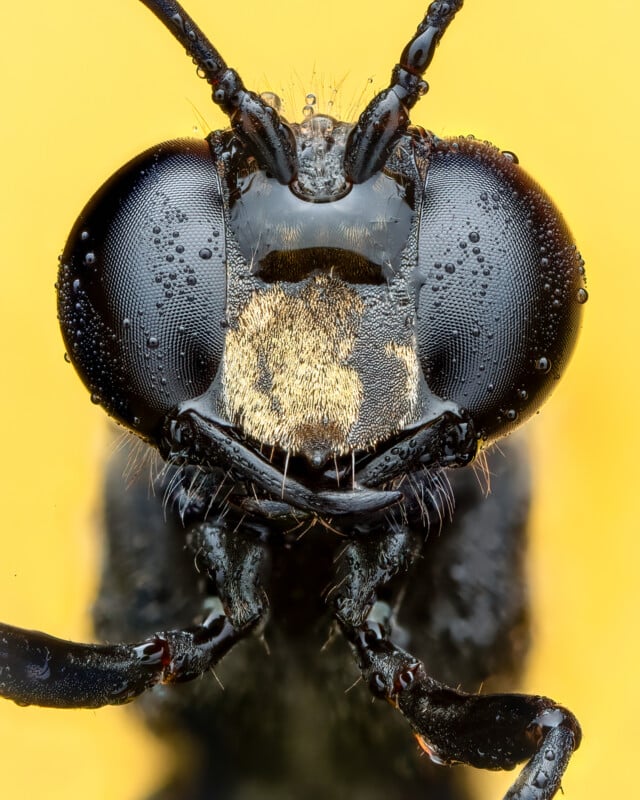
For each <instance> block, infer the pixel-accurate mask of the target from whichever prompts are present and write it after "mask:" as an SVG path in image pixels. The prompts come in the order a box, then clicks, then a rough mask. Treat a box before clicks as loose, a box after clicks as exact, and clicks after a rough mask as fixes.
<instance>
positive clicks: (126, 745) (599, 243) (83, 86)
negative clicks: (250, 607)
mask: <svg viewBox="0 0 640 800" xmlns="http://www.w3.org/2000/svg"><path fill="white" fill-rule="evenodd" d="M425 6H426V0H421V1H418V0H393V2H391V3H389V4H388V5H387V4H383V3H380V2H379V3H365V2H361V0H357V1H356V0H353V2H349V3H348V2H344V0H322V2H321V3H301V2H298V1H297V0H279V1H278V2H277V3H275V2H274V3H265V2H264V0H244V2H236V3H223V2H212V1H211V0H189V2H188V10H189V11H190V12H191V13H192V15H193V16H194V17H195V19H196V20H197V21H198V22H199V24H200V25H201V26H202V28H203V29H204V30H205V31H206V32H207V33H208V34H209V35H210V37H211V38H212V40H213V41H214V43H215V44H216V45H217V46H218V47H219V48H220V50H221V52H222V53H223V55H224V56H225V58H227V59H228V61H229V62H230V63H231V64H232V65H233V66H235V67H236V68H237V69H238V71H239V72H240V74H241V75H242V76H243V78H244V80H245V82H246V83H247V85H249V86H250V87H251V88H255V89H259V90H261V89H267V88H268V89H272V90H275V91H276V92H279V93H281V94H282V95H283V96H284V98H285V100H286V101H287V109H286V110H287V113H288V115H289V116H290V117H292V118H299V116H300V114H299V110H300V109H301V107H302V105H303V97H304V94H305V92H307V91H314V92H316V93H317V94H318V95H319V96H322V94H323V91H325V90H326V88H327V87H328V86H329V85H332V84H333V83H335V82H336V81H338V80H341V79H342V78H345V80H344V83H343V85H342V88H341V90H340V93H339V95H338V102H339V104H340V106H341V108H342V109H343V110H344V111H345V113H346V114H349V113H351V114H353V110H352V109H353V108H354V102H355V103H357V104H358V106H359V107H361V103H360V102H359V98H360V97H361V96H365V97H367V98H368V97H369V96H370V93H371V84H369V83H368V82H367V81H368V79H369V78H372V79H373V86H374V87H377V88H381V87H382V86H383V85H386V82H387V79H388V74H389V71H390V69H391V67H392V65H393V64H394V63H395V60H396V59H397V57H398V56H399V53H400V51H401V48H402V46H403V45H404V43H405V41H406V40H407V39H408V38H409V36H410V35H411V34H412V32H413V30H414V29H415V26H416V24H417V23H418V21H419V18H420V16H421V14H422V13H423V11H424V8H425ZM639 25H640V8H639V7H638V4H637V3H635V2H632V0H609V2H607V3H606V4H604V5H603V4H602V3H601V2H596V1H595V0H563V2H558V0H531V1H527V2H525V0H467V6H466V7H465V8H464V9H463V11H462V12H461V14H460V16H459V17H458V19H457V20H456V21H455V23H454V24H453V26H452V28H451V30H450V31H449V33H448V34H447V35H446V37H445V39H444V41H443V44H442V46H441V48H440V50H439V52H438V54H437V56H436V59H435V61H434V64H433V68H432V69H431V71H430V74H429V81H430V83H431V86H432V90H431V92H430V94H429V95H428V96H427V97H426V98H424V99H423V100H422V102H421V103H420V104H419V106H418V107H417V108H416V110H415V111H414V114H413V119H414V121H415V122H418V123H420V124H423V125H424V126H425V127H430V128H432V129H433V130H435V131H437V132H438V133H440V134H441V135H446V134H455V133H474V134H476V136H478V137H481V138H487V139H490V140H492V141H493V142H494V143H496V144H498V145H499V146H500V147H502V148H504V149H510V150H514V151H515V152H516V153H518V155H519V157H520V161H521V163H522V164H523V165H524V166H525V167H526V168H527V169H528V170H529V171H530V172H531V173H532V174H533V175H534V176H535V177H536V178H537V179H538V180H539V181H540V182H541V183H542V185H543V186H545V187H546V188H547V189H548V190H549V191H550V192H551V193H552V195H553V196H554V197H555V199H556V200H557V202H558V205H559V206H560V207H561V208H562V209H563V211H564V213H565V215H566V217H567V220H568V221H569V223H570V225H571V227H572V229H573V231H574V234H575V237H576V240H577V242H578V244H579V246H580V248H581V250H582V252H583V254H584V257H585V259H586V262H587V267H588V287H589V292H590V295H591V298H590V300H589V302H588V304H587V306H586V315H585V324H584V331H583V335H582V338H581V341H580V342H579V347H578V351H577V354H576V356H575V358H574V361H573V363H572V364H571V367H570V369H569V371H568V374H567V376H566V379H565V380H563V381H562V383H561V385H560V386H559V388H558V390H557V392H556V394H555V395H554V397H553V398H552V400H551V401H550V402H549V404H548V405H547V406H546V407H545V409H544V410H543V413H542V414H541V415H540V416H539V417H537V418H536V419H535V420H534V421H533V422H532V423H530V424H529V426H528V427H529V430H530V433H531V436H532V440H533V446H534V451H535V456H536V458H535V473H536V483H537V491H538V497H537V501H536V505H535V517H534V520H535V531H534V540H533V545H532V549H533V558H532V567H531V579H532V588H533V590H534V593H535V598H536V605H535V613H536V639H535V646H534V650H533V653H532V658H531V663H530V670H529V672H528V674H527V678H526V686H525V688H526V689H527V690H529V691H535V692H541V693H544V694H548V695H550V696H552V697H554V698H556V699H557V700H559V701H561V702H564V703H565V704H567V705H568V706H569V707H570V708H571V709H572V710H573V711H574V712H575V713H576V714H577V715H578V717H579V718H580V720H581V722H582V724H583V727H584V735H585V738H584V744H583V746H582V748H581V749H580V750H579V751H578V753H577V754H576V756H575V757H574V759H573V762H572V764H571V766H570V768H569V770H568V772H567V775H566V779H565V781H564V788H565V793H566V794H565V797H566V798H567V799H568V800H587V799H588V798H601V797H604V796H606V797H608V798H627V797H631V796H635V793H636V790H637V781H636V780H635V779H634V778H632V771H633V768H634V766H635V760H636V758H637V755H636V752H637V743H638V742H637V734H636V731H637V721H638V713H639V708H638V705H639V704H638V701H637V694H636V683H637V681H636V680H635V678H636V675H635V673H636V663H637V659H638V655H639V648H638V643H637V615H638V591H637V572H638V555H639V549H640V545H639V544H638V537H637V532H638V530H639V529H640V525H639V524H638V488H637V486H636V478H635V475H636V474H637V463H638V458H639V456H640V439H639V435H638V424H637V421H636V419H635V414H636V405H637V394H638V384H639V380H638V372H637V361H638V359H637V354H636V350H637V347H638V333H637V331H638V320H639V318H640V310H639V309H640V307H639V304H638V299H639V297H640V284H639V278H638V270H637V263H638V236H639V232H638V222H637V214H638V210H637V196H638V193H637V186H638V184H639V183H640V170H639V168H638V161H639V152H638V144H637V138H638V137H637V128H638V99H637V98H638V90H637V79H638V66H639V60H638V38H637V31H638V27H639ZM0 82H1V86H2V93H1V96H0V97H1V99H0V104H1V105H0V108H1V109H2V113H1V119H0V175H1V186H2V191H1V195H0V203H1V204H2V208H1V209H0V225H1V226H2V227H1V232H0V324H1V326H2V328H1V332H0V367H1V369H2V372H1V375H2V378H1V381H2V383H1V391H0V404H1V408H0V425H1V431H2V433H1V439H0V441H1V452H2V455H1V463H0V470H1V480H0V525H1V529H2V540H1V543H0V619H3V620H5V621H7V622H11V623H13V624H17V625H22V626H26V627H34V628H40V629H43V630H46V631H49V632H51V633H53V634H56V635H58V636H62V637H70V638H76V639H78V638H80V639H86V638H87V637H90V635H91V634H90V626H89V618H88V613H87V610H88V607H89V605H90V602H91V596H92V593H93V591H94V588H95V582H96V577H97V573H98V550H97V537H96V535H95V531H94V515H95V508H96V505H97V502H98V481H99V478H100V465H101V463H102V461H103V458H104V453H105V451H106V449H107V448H108V445H107V436H106V434H105V430H106V426H105V421H104V419H103V414H102V412H101V411H100V409H97V408H95V407H93V406H92V405H91V403H90V402H89V399H88V396H87V393H86V392H85V391H84V389H83V388H82V386H81V385H80V383H79V381H78V379H77V378H76V377H75V375H74V372H73V370H72V368H71V367H70V366H69V365H67V364H65V362H64V361H63V358H62V356H63V346H62V342H61V339H60V336H59V333H58V330H57V323H56V312H55V295H54V291H53V282H54V280H55V273H56V266H57V264H56V256H57V254H58V253H59V252H60V250H61V249H62V246H63V243H64V239H65V236H66V234H67V232H68V231H69V229H70V227H71V225H72V223H73V221H74V219H75V217H76V215H77V213H78V212H79V211H80V209H81V208H82V206H83V204H84V203H85V201H86V200H87V199H88V198H89V196H90V195H91V194H92V192H93V191H94V190H95V189H96V188H97V186H98V185H99V184H100V183H101V182H102V181H103V180H104V179H105V178H106V177H107V176H108V175H109V174H110V173H111V172H113V171H114V170H115V169H116V168H118V167H119V166H120V165H121V164H122V163H124V162H125V161H126V160H127V159H129V158H130V157H131V156H133V155H134V154H136V153H137V152H139V151H141V150H143V149H144V148H146V147H147V146H149V145H151V144H153V143H155V142H158V141H162V140H163V139H168V138H173V137H176V136H185V135H193V134H194V131H193V129H194V126H198V125H199V124H200V115H202V116H203V117H204V118H205V120H206V122H207V124H208V125H210V126H211V127H219V126H220V125H221V124H222V118H221V116H220V115H219V113H218V112H217V111H216V110H214V109H213V107H212V105H211V104H210V103H209V100H208V92H207V87H206V85H205V84H204V82H202V81H199V80H198V79H197V78H196V76H195V71H194V68H193V67H192V65H191V64H190V62H189V60H188V59H187V58H185V56H184V54H183V52H182V50H181V48H180V47H179V46H178V45H177V44H176V43H175V42H174V41H173V40H172V39H171V37H170V36H169V34H168V33H167V32H166V31H165V30H164V29H163V28H162V27H161V26H160V25H159V24H158V23H157V21H156V20H155V19H154V18H153V17H152V16H151V15H150V13H149V12H148V11H147V10H146V9H145V8H143V7H142V6H141V4H139V3H137V2H135V0H103V2H99V1H98V0H85V2H78V0H57V1H56V2H55V3H54V2H49V0H46V2H45V1H44V0H25V2H22V3H7V4H5V7H4V8H3V13H2V25H1V26H0ZM292 97H295V98H296V99H295V100H293V101H292V99H291V98H292ZM195 135H198V136H201V135H202V130H201V129H200V130H198V131H196V132H195ZM228 691H233V687H228ZM408 746H412V745H411V744H410V743H409V744H408ZM372 757H373V758H375V757H376V756H375V754H372ZM161 758H166V756H163V754H162V751H161V750H160V749H159V747H158V745H156V744H155V743H153V742H150V741H147V740H146V739H145V738H144V737H143V736H142V734H141V732H140V729H139V728H138V727H137V725H136V723H135V718H134V717H132V716H131V714H130V712H127V711H126V710H124V709H113V708H109V709H104V710H101V711H77V712H60V711H49V710H39V709H20V708H17V707H16V706H14V705H13V704H11V703H2V704H0V759H1V762H0V791H1V792H2V795H3V796H4V797H7V798H23V797H24V798H26V797H40V798H45V799H48V798H65V800H68V798H79V797H82V798H89V799H90V800H93V798H96V799H97V798H99V799H100V800H103V799H104V800H107V799H108V800H111V799H112V798H113V799H114V800H128V799H129V798H131V799H132V800H133V798H138V797H140V796H141V794H142V793H143V792H144V791H145V790H147V789H148V788H149V787H151V786H152V785H154V784H155V782H156V780H157V778H158V773H160V772H162V769H163V768H162V766H160V764H161V763H162V761H161V760H160V759H161ZM512 777H513V776H505V775H488V776H487V777H486V779H484V778H483V781H484V783H483V788H482V790H481V792H480V796H481V797H482V798H485V797H486V798H488V800H492V799H493V798H496V800H497V798H498V796H501V794H500V792H501V791H504V788H505V787H506V786H507V785H508V783H509V781H510V779H511V778H512Z"/></svg>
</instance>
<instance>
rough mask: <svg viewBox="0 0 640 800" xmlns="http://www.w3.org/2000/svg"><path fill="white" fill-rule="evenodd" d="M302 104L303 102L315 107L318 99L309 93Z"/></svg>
mask: <svg viewBox="0 0 640 800" xmlns="http://www.w3.org/2000/svg"><path fill="white" fill-rule="evenodd" d="M304 102H305V103H306V104H307V105H308V106H315V104H316V103H317V102H318V98H317V97H316V96H315V94H311V92H310V93H309V94H308V95H307V96H306V97H305V98H304Z"/></svg>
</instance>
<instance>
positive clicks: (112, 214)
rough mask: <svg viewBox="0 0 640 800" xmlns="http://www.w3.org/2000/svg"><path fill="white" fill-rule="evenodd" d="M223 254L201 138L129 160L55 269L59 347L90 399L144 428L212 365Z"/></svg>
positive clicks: (151, 429)
mask: <svg viewBox="0 0 640 800" xmlns="http://www.w3.org/2000/svg"><path fill="white" fill-rule="evenodd" d="M225 263H226V256H225V230H224V218H223V210H222V198H221V192H220V186H219V181H218V175H217V172H216V169H215V164H214V161H213V158H212V155H211V152H210V150H209V147H208V145H207V144H206V143H205V142H186V141H182V142H170V143H166V144H163V145H161V146H159V147H157V148H154V149H153V150H149V151H148V152H146V153H144V154H142V155H141V156H140V157H138V158H136V159H135V160H134V161H132V162H130V163H129V164H127V165H126V166H125V167H123V169H121V170H120V171H119V172H118V173H116V175H114V176H113V177H112V178H111V179H110V180H109V181H107V183H106V184H105V185H104V186H103V187H102V188H101V189H100V190H99V191H98V193H97V194H96V195H95V196H94V197H93V199H92V200H91V201H90V202H89V204H88V205H87V207H86V208H85V210H84V211H83V212H82V214H81V216H80V218H79V220H78V222H77V223H76V225H75V227H74V229H73V231H72V233H71V236H70V237H69V240H68V242H67V245H66V248H65V251H64V253H63V256H62V264H61V267H60V272H59V276H58V310H59V316H60V323H61V326H62V331H63V335H64V339H65V344H66V347H67V352H68V354H69V357H70V359H71V360H72V362H73V363H74V365H75V367H76V369H77V370H78V372H79V373H80V375H81V377H82V379H83V380H84V382H85V384H86V385H87V387H88V388H89V390H90V391H91V393H92V397H93V399H94V400H95V402H98V403H100V404H101V405H103V406H104V408H105V409H106V410H107V411H108V412H109V414H111V415H113V416H115V417H116V418H117V419H118V420H120V421H121V422H123V423H124V424H126V425H127V426H129V427H132V428H134V429H135V430H136V431H137V432H138V433H140V434H141V435H143V436H145V437H153V436H155V435H156V433H157V429H158V425H159V423H160V421H161V419H162V417H163V416H164V414H166V413H167V412H168V411H169V410H170V409H172V408H174V407H175V406H176V405H178V404H179V403H180V402H182V401H184V400H187V399H189V398H192V397H195V396H197V395H198V394H200V393H201V392H202V391H204V389H205V388H206V387H207V386H209V384H210V383H211V380H212V379H213V376H214V375H215V373H216V370H217V368H218V364H219V362H220V357H221V353H222V344H223V339H224V330H223V326H224V320H225V304H226V272H225Z"/></svg>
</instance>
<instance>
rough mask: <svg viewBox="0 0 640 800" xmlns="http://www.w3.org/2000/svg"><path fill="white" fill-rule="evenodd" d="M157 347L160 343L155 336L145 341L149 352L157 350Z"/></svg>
mask: <svg viewBox="0 0 640 800" xmlns="http://www.w3.org/2000/svg"><path fill="white" fill-rule="evenodd" d="M159 346H160V342H159V341H158V339H157V338H156V337H155V336H150V337H149V338H148V339H147V347H148V348H149V349H150V350H157V348H158V347H159Z"/></svg>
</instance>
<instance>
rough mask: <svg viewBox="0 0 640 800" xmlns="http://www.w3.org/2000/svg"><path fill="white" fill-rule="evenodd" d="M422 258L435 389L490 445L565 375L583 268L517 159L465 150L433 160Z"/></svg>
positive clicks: (421, 329)
mask: <svg viewBox="0 0 640 800" xmlns="http://www.w3.org/2000/svg"><path fill="white" fill-rule="evenodd" d="M418 247H419V250H418V283H419V286H420V289H419V303H418V342H419V351H420V359H421V362H422V367H423V370H424V373H425V376H426V378H427V382H428V384H429V387H430V389H431V390H432V391H433V392H435V393H436V394H438V395H440V396H441V397H444V398H446V399H450V400H453V401H455V402H456V403H459V404H460V405H461V406H462V407H463V408H465V409H466V410H467V411H468V412H469V414H470V415H471V417H472V418H473V419H474V422H475V423H476V426H477V430H478V431H479V433H480V435H481V436H482V438H483V439H485V440H487V441H490V440H492V439H495V438H497V437H499V436H502V435H503V434H505V433H508V432H509V430H511V429H512V428H513V427H515V426H516V425H518V424H519V423H520V422H523V421H524V420H525V419H526V418H528V417H529V416H531V414H532V413H535V411H536V410H537V409H538V408H539V406H540V405H541V404H542V402H543V401H544V399H545V398H546V396H547V395H548V394H549V393H550V391H551V390H552V388H553V385H554V384H555V382H556V380H557V379H558V378H559V377H560V375H561V374H562V372H563V370H564V368H565V366H566V364H567V361H568V358H569V356H570V355H571V351H572V349H573V345H574V342H575V339H576V335H577V332H578V327H579V323H580V317H581V308H582V304H583V303H584V301H585V300H586V298H587V294H586V290H585V289H584V280H583V268H582V260H581V258H580V255H579V253H578V252H577V250H576V248H575V246H574V245H573V240H572V238H571V235H570V233H569V231H568V229H567V227H566V225H565V223H564V221H563V219H562V217H561V215H560V213H559V212H558V210H557V209H556V208H555V206H554V205H553V203H552V202H551V201H550V200H549V198H548V197H547V196H546V195H545V194H544V192H543V191H542V190H541V189H540V187H539V186H538V185H537V184H536V183H535V182H534V181H532V180H531V179H530V178H529V177H528V175H527V174H526V173H525V172H524V171H523V170H522V169H521V168H520V167H519V166H518V165H517V164H516V163H514V161H513V158H512V157H509V156H508V155H505V154H503V153H501V152H500V151H499V150H496V149H495V148H493V147H491V146H489V145H486V144H483V143H480V142H477V141H473V140H467V139H459V140H455V141H453V142H442V143H440V145H439V149H438V151H437V152H436V153H434V155H433V158H432V160H431V165H430V168H429V173H428V177H427V185H426V192H425V199H424V204H423V208H422V212H421V219H420V230H419V245H418Z"/></svg>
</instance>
